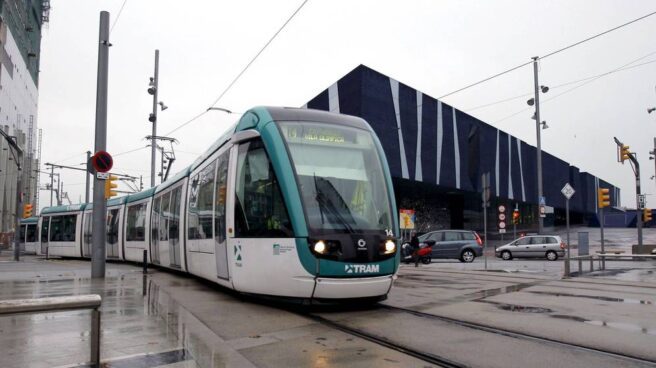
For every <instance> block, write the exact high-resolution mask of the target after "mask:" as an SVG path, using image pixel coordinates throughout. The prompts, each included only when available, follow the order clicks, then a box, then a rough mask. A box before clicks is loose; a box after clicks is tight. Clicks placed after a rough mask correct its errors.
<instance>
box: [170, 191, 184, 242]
mask: <svg viewBox="0 0 656 368" xmlns="http://www.w3.org/2000/svg"><path fill="white" fill-rule="evenodd" d="M181 199H182V188H180V187H178V188H176V189H174V190H173V191H172V192H171V216H170V217H169V241H170V243H171V244H178V239H179V238H180V200H181Z"/></svg>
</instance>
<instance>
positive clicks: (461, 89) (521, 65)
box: [437, 11, 656, 100]
mask: <svg viewBox="0 0 656 368" xmlns="http://www.w3.org/2000/svg"><path fill="white" fill-rule="evenodd" d="M654 14H656V11H655V12H651V13H649V14H646V15H643V16H641V17H639V18H636V19H633V20H631V21H628V22H626V23H623V24H620V25H619V26H617V27H613V28H611V29H608V30H606V31H603V32H600V33H597V34H595V35H593V36H590V37H588V38H585V39H583V40H581V41H578V42H575V43H573V44H570V45H567V46H565V47H562V48H560V49H558V50H555V51H552V52H549V53H547V54H546V55H544V56H541V57H538V60H542V59H546V58H548V57H550V56H553V55H556V54H558V53H561V52H563V51H565V50H569V49H571V48H572V47H575V46H578V45H581V44H583V43H585V42H588V41H592V40H594V39H596V38H598V37H601V36H603V35H606V34H608V33H610V32H613V31H616V30H618V29H620V28H623V27H626V26H628V25H630V24H633V23H636V22H638V21H641V20H643V19H646V18H648V17H651V16H653V15H654ZM532 63H533V61H528V62H525V63H522V64H520V65H517V66H514V67H512V68H510V69H507V70H505V71H503V72H500V73H497V74H494V75H492V76H490V77H487V78H484V79H482V80H480V81H478V82H475V83H471V84H469V85H467V86H465V87H462V88H458V89H456V90H455V91H452V92H449V93H447V94H444V95H442V96H439V97H438V98H437V99H438V100H441V99H443V98H445V97H448V96H451V95H454V94H456V93H458V92H462V91H464V90H466V89H469V88H472V87H475V86H477V85H479V84H482V83H485V82H487V81H489V80H492V79H494V78H497V77H500V76H502V75H504V74H508V73H510V72H512V71H515V70H517V69H520V68H522V67H525V66H527V65H529V64H532Z"/></svg>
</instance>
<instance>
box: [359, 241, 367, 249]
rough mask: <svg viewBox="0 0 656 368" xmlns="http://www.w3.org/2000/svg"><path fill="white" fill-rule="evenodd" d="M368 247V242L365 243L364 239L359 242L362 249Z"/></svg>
mask: <svg viewBox="0 0 656 368" xmlns="http://www.w3.org/2000/svg"><path fill="white" fill-rule="evenodd" d="M366 246H367V242H366V241H364V239H360V240H358V247H360V248H364V247H366Z"/></svg>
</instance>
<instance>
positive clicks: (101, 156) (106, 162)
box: [91, 151, 114, 173]
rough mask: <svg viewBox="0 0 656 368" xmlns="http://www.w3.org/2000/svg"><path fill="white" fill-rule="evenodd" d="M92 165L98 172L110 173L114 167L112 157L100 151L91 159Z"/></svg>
mask: <svg viewBox="0 0 656 368" xmlns="http://www.w3.org/2000/svg"><path fill="white" fill-rule="evenodd" d="M91 165H92V166H93V168H94V169H96V171H97V172H101V173H104V172H108V171H109V170H111V169H112V166H113V165H114V160H113V159H112V156H111V155H110V154H109V153H107V152H105V151H98V152H96V154H94V155H93V157H91Z"/></svg>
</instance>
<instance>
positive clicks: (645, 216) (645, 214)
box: [642, 208, 651, 222]
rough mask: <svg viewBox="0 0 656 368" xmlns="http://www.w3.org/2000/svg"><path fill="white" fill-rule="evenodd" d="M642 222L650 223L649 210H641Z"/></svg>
mask: <svg viewBox="0 0 656 368" xmlns="http://www.w3.org/2000/svg"><path fill="white" fill-rule="evenodd" d="M642 221H643V222H649V221H651V209H649V208H645V209H644V210H642Z"/></svg>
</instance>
